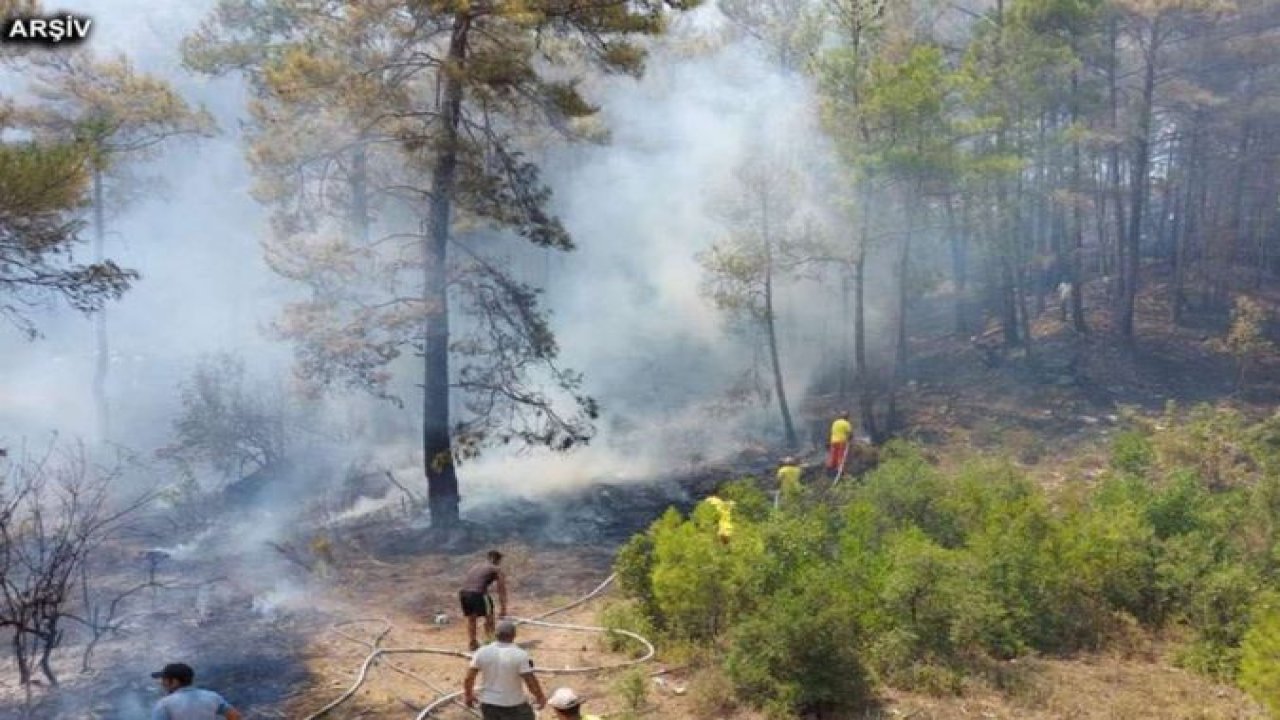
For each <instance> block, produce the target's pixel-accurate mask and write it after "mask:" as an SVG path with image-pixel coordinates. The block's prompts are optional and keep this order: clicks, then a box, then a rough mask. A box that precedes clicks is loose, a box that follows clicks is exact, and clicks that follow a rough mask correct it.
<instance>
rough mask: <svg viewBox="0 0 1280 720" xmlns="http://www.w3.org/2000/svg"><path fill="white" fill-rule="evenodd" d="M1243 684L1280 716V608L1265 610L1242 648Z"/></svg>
mask: <svg viewBox="0 0 1280 720" xmlns="http://www.w3.org/2000/svg"><path fill="white" fill-rule="evenodd" d="M1240 655H1241V660H1240V685H1241V686H1242V687H1244V689H1245V690H1247V691H1248V692H1249V694H1250V695H1252V696H1253V699H1255V700H1257V701H1258V702H1259V703H1260V704H1261V705H1263V706H1264V707H1266V708H1267V710H1268V711H1270V712H1271V714H1272V715H1274V716H1280V608H1277V607H1275V606H1272V607H1267V608H1264V609H1262V611H1261V612H1259V613H1258V616H1257V620H1256V621H1255V622H1254V623H1253V626H1252V627H1251V628H1249V632H1248V633H1246V634H1245V637H1244V643H1243V645H1242V646H1241V653H1240Z"/></svg>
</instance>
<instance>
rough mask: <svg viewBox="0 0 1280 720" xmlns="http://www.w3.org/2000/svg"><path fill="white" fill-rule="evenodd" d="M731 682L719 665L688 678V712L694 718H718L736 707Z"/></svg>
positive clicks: (704, 669) (736, 701) (708, 667)
mask: <svg viewBox="0 0 1280 720" xmlns="http://www.w3.org/2000/svg"><path fill="white" fill-rule="evenodd" d="M734 693H735V688H734V686H733V680H731V679H730V678H729V675H728V673H727V672H725V670H724V668H723V667H721V666H720V665H710V666H707V667H704V668H702V669H701V670H699V671H698V672H696V673H694V674H693V676H692V677H690V678H689V695H688V697H689V710H690V711H691V712H692V713H693V716H694V717H699V718H718V717H724V716H726V715H731V714H732V713H733V712H734V711H735V710H736V709H737V707H738V700H737V697H736V696H735V694H734Z"/></svg>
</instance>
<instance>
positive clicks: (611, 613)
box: [600, 600, 657, 657]
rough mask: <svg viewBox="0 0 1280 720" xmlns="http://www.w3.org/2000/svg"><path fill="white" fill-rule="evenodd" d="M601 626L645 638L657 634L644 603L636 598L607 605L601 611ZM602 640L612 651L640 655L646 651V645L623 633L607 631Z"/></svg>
mask: <svg viewBox="0 0 1280 720" xmlns="http://www.w3.org/2000/svg"><path fill="white" fill-rule="evenodd" d="M600 626H601V627H604V628H607V629H609V630H626V631H628V632H633V633H635V634H637V635H639V636H640V637H643V638H645V639H648V638H652V637H654V636H655V635H656V634H657V633H656V628H654V626H653V622H652V620H651V619H650V617H649V615H648V614H647V613H646V612H645V610H644V607H643V605H642V604H641V603H640V602H639V601H636V600H621V601H618V602H613V603H610V604H608V605H606V606H605V607H604V609H602V610H601V611H600ZM602 642H603V643H604V646H605V648H606V649H607V650H609V651H610V652H627V653H628V654H630V655H632V656H635V657H639V656H640V655H641V654H643V653H644V651H645V647H644V645H642V644H641V643H639V642H637V641H636V640H635V639H634V638H631V637H628V636H626V635H623V634H621V633H615V632H610V633H606V634H605V635H604V637H603V640H602Z"/></svg>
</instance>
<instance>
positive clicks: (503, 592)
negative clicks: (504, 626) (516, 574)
mask: <svg viewBox="0 0 1280 720" xmlns="http://www.w3.org/2000/svg"><path fill="white" fill-rule="evenodd" d="M498 617H507V574H506V573H505V572H503V571H501V570H499V571H498Z"/></svg>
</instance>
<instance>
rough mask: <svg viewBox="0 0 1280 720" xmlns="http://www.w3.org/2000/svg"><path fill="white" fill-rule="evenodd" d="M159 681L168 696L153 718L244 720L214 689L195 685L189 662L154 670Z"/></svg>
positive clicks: (159, 704) (155, 711)
mask: <svg viewBox="0 0 1280 720" xmlns="http://www.w3.org/2000/svg"><path fill="white" fill-rule="evenodd" d="M151 677H153V678H155V679H157V680H159V681H160V685H161V686H162V687H163V688H164V691H165V696H164V697H163V698H161V699H160V702H158V703H156V706H155V709H154V710H152V711H151V720H217V718H226V719H227V720H241V718H242V717H243V716H241V715H240V711H238V710H236V709H235V708H233V707H231V704H230V703H228V702H227V701H226V700H224V699H223V698H222V696H221V695H219V694H218V693H216V692H213V691H212V690H202V689H200V688H196V687H192V686H191V683H192V682H194V681H195V679H196V673H195V671H194V670H192V669H191V666H190V665H186V664H183V663H170V664H168V665H165V666H164V669H163V670H160V671H158V672H153V673H151Z"/></svg>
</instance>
